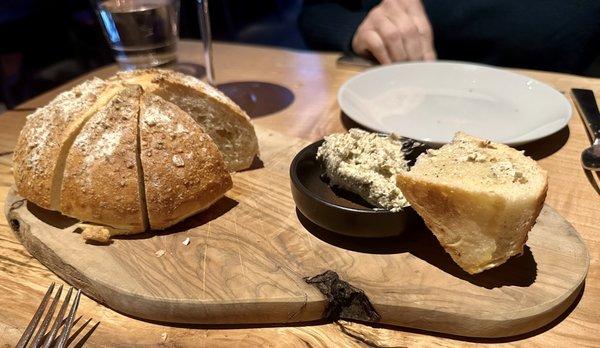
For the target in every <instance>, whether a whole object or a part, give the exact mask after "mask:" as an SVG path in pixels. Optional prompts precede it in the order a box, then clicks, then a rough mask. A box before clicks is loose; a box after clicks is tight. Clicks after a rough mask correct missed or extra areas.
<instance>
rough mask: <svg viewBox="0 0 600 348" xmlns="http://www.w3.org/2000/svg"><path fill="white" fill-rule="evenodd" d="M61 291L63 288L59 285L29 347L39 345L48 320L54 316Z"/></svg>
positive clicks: (48, 322)
mask: <svg viewBox="0 0 600 348" xmlns="http://www.w3.org/2000/svg"><path fill="white" fill-rule="evenodd" d="M62 289H63V286H62V284H61V285H60V287H59V288H58V291H56V294H55V295H54V299H53V300H52V304H50V308H49V309H48V312H46V316H45V317H44V321H42V325H40V327H39V328H38V330H37V333H36V334H35V336H34V338H33V343H31V347H37V346H39V345H40V342H41V340H42V338H43V337H44V334H45V333H46V331H47V329H48V325H49V324H50V320H52V315H53V314H54V310H55V309H56V305H57V304H58V301H60V294H61V293H62Z"/></svg>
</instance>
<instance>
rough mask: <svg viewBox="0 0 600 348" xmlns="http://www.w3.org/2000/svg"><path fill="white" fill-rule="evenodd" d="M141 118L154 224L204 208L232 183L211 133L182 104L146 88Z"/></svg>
mask: <svg viewBox="0 0 600 348" xmlns="http://www.w3.org/2000/svg"><path fill="white" fill-rule="evenodd" d="M141 101H142V102H141V110H140V119H139V132H140V144H141V149H140V150H141V152H140V160H141V163H142V168H143V174H144V185H145V191H146V192H145V193H146V205H147V210H148V218H149V221H150V227H151V228H152V229H164V228H167V227H169V226H172V225H173V224H175V223H177V222H179V221H181V220H183V219H185V218H186V217H188V216H190V215H193V214H196V213H197V212H200V211H202V210H205V209H206V208H208V207H209V206H210V205H212V204H213V203H214V202H215V201H216V200H218V199H220V198H221V197H223V195H224V194H225V192H227V190H229V189H230V188H231V187H232V186H233V183H232V180H231V176H230V175H229V172H228V171H227V169H226V167H225V163H224V162H223V159H222V157H221V154H220V152H219V150H218V149H217V147H216V145H215V144H214V143H213V141H212V140H211V138H210V137H209V136H208V135H207V134H206V133H204V132H203V130H202V128H201V127H200V126H199V125H198V124H197V123H196V122H194V121H193V120H192V119H191V118H190V117H189V116H188V115H187V114H186V113H185V112H184V111H183V110H181V109H179V108H178V107H177V106H175V105H173V104H171V103H169V102H167V101H165V100H164V99H162V98H160V97H158V96H156V95H153V94H150V93H146V94H144V95H143V96H142V99H141Z"/></svg>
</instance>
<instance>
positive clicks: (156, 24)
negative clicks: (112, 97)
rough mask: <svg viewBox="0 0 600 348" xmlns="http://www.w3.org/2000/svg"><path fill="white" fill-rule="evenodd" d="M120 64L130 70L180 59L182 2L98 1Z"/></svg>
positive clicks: (162, 0)
mask: <svg viewBox="0 0 600 348" xmlns="http://www.w3.org/2000/svg"><path fill="white" fill-rule="evenodd" d="M95 2H96V12H97V14H98V17H99V19H100V23H101V24H102V27H103V29H104V34H105V35H106V38H107V40H108V43H109V44H110V47H111V49H112V51H113V54H114V56H115V59H116V61H117V62H118V63H119V65H120V66H121V67H122V68H123V69H126V70H129V69H137V68H150V67H158V66H166V65H170V64H173V63H174V62H175V61H176V60H177V41H178V37H179V35H178V33H179V0H95Z"/></svg>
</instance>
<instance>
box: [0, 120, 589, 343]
mask: <svg viewBox="0 0 600 348" xmlns="http://www.w3.org/2000/svg"><path fill="white" fill-rule="evenodd" d="M257 135H258V137H259V143H260V149H261V155H260V160H257V161H255V163H254V165H253V168H251V169H249V170H246V171H243V172H240V173H236V174H234V175H233V181H234V187H233V189H232V190H231V191H229V192H228V193H227V195H226V197H225V198H223V199H221V200H220V201H218V202H217V203H216V204H215V205H214V206H213V207H211V208H210V209H209V210H207V211H205V212H203V213H201V214H198V215H196V216H193V217H191V218H189V219H187V220H185V221H183V222H182V223H180V224H178V225H176V226H174V227H172V228H170V229H168V230H166V231H158V232H151V233H144V234H140V235H133V236H128V237H122V238H115V239H114V241H113V242H112V243H111V244H108V245H93V244H86V243H84V241H83V239H82V238H81V236H80V235H79V233H78V232H80V231H81V230H80V229H79V228H78V226H77V221H75V220H73V219H70V218H67V217H64V216H62V215H60V214H58V213H56V212H50V211H47V210H44V209H41V208H39V207H37V206H35V205H33V204H31V203H29V202H27V201H26V200H24V199H23V198H21V197H20V196H19V195H18V194H17V193H16V192H15V191H14V188H13V190H12V191H11V192H10V193H9V194H8V196H7V202H6V205H5V207H6V211H5V213H6V215H7V219H8V221H9V222H10V223H11V226H12V227H13V230H14V231H15V233H16V235H17V237H18V238H19V240H20V241H21V242H22V243H23V245H24V246H25V247H26V248H27V250H28V251H29V252H30V253H31V254H32V255H33V256H34V257H36V258H37V259H38V260H40V261H41V262H42V263H43V264H44V265H46V266H47V267H48V268H49V269H50V270H52V271H53V272H54V273H56V274H57V275H59V276H60V277H61V278H63V279H64V280H65V281H67V282H68V283H70V284H72V285H74V286H77V287H79V288H81V289H82V290H83V292H84V293H85V294H86V295H88V296H89V297H91V298H93V299H95V300H97V301H99V302H101V303H103V304H105V305H107V306H108V307H111V308H113V309H114V310H117V311H119V312H122V313H125V314H128V315H131V316H133V317H137V318H141V319H148V320H152V321H160V322H171V323H194V324H210V325H220V324H265V323H276V324H285V323H293V322H306V321H314V320H320V319H322V318H323V317H324V316H326V315H327V314H331V313H333V314H335V313H337V314H339V313H341V317H344V313H346V312H347V311H344V310H343V309H344V308H343V307H344V301H333V302H336V303H340V302H342V305H341V307H342V308H341V309H342V310H340V307H336V308H333V307H331V306H330V305H329V303H330V302H329V301H328V300H327V299H326V297H325V296H324V295H323V294H322V293H321V292H320V291H319V289H317V286H315V285H318V284H308V283H307V281H306V277H314V276H316V275H319V274H322V273H324V272H326V271H329V270H330V271H334V272H336V273H337V274H338V275H339V278H340V279H341V280H343V281H345V282H347V283H348V284H350V287H349V288H351V289H360V290H362V291H363V292H364V294H365V295H366V298H368V300H369V301H370V303H371V304H372V307H369V306H368V305H365V304H364V303H358V308H359V309H361V308H362V309H365V308H366V311H367V312H368V311H369V308H371V309H374V311H375V312H376V313H374V314H373V313H362V314H361V313H354V314H350V316H351V317H352V318H354V319H357V320H363V321H378V322H379V323H385V324H391V325H398V326H404V327H410V328H417V329H423V330H429V331H435V332H440V333H447V334H455V335H461V336H471V337H507V336H513V335H517V334H522V333H526V332H529V331H532V330H534V329H537V328H540V327H542V326H544V325H546V324H548V323H550V322H552V321H553V320H555V319H556V318H557V317H559V316H560V315H561V314H562V313H563V312H564V311H565V310H566V309H567V308H568V307H569V306H570V305H571V304H572V303H573V302H574V301H575V300H576V299H577V297H578V294H579V292H580V291H581V289H582V288H583V284H584V280H585V276H586V273H587V270H588V265H589V256H588V252H587V249H586V246H585V244H584V242H583V241H582V239H581V237H580V236H579V235H578V234H577V232H576V231H575V230H574V229H573V227H572V226H571V225H570V224H569V223H568V222H567V221H565V219H563V218H562V217H561V216H560V215H559V214H558V213H557V212H556V211H555V210H554V209H553V208H551V207H549V206H547V205H546V206H544V208H543V209H542V212H541V214H540V216H539V218H538V221H537V224H536V225H535V226H534V228H533V230H532V231H531V232H530V234H529V240H528V241H527V246H526V247H525V252H524V254H523V255H522V256H520V257H513V258H512V259H510V260H509V261H508V262H507V263H506V264H504V265H502V266H500V267H498V268H496V269H492V270H488V271H485V272H483V273H481V274H479V275H474V276H472V275H469V274H467V273H465V272H464V271H462V270H461V269H460V268H459V267H458V266H457V265H456V264H454V262H453V261H452V260H451V258H450V257H449V256H448V254H446V253H445V251H444V250H443V249H442V248H441V246H440V245H439V243H438V242H437V240H436V239H435V237H434V236H433V235H432V234H431V232H429V231H428V230H427V229H426V228H425V227H424V226H423V225H422V223H416V224H413V225H411V226H408V227H407V230H406V231H405V232H404V234H403V235H401V236H397V237H389V238H383V239H363V238H356V237H345V236H341V235H337V234H333V233H331V232H329V231H326V230H323V229H321V228H319V227H317V226H316V225H314V224H312V223H311V222H310V221H308V220H307V219H306V218H304V217H303V216H302V215H301V214H299V213H298V212H297V210H296V208H295V206H294V202H293V200H292V196H291V193H290V179H289V165H290V162H291V160H292V158H293V157H294V155H295V154H296V153H297V152H298V151H299V150H301V149H302V148H303V147H304V146H306V145H307V144H308V143H309V142H307V141H304V140H301V139H294V138H290V137H286V136H283V135H281V134H278V133H275V132H273V131H268V130H265V129H261V128H257ZM373 228H377V226H373ZM187 238H189V244H188V245H185V244H184V241H185V240H186V239H187ZM161 250H163V251H164V254H163V255H162V256H158V255H160V254H161V253H160V252H159V251H161ZM157 252H159V253H158V254H157ZM324 284H325V283H324ZM340 284H343V283H338V284H335V286H333V287H334V288H337V290H340V286H342V287H343V285H340ZM321 285H322V286H321V290H323V284H321ZM329 285H331V284H329ZM324 286H325V287H327V284H325V285H324ZM326 290H327V289H326ZM329 290H331V287H330V289H329ZM334 290H335V289H334ZM343 292H344V291H341V293H343ZM339 293H340V292H339V291H338V292H337V293H335V294H334V295H333V297H334V300H339V298H337V296H338V295H339ZM363 297H364V296H363ZM354 300H355V301H359V302H360V301H362V300H361V299H360V297H357V298H354ZM354 304H356V303H354ZM332 308H333V309H332ZM346 309H347V308H346ZM346 316H347V315H346Z"/></svg>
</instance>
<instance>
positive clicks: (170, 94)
mask: <svg viewBox="0 0 600 348" xmlns="http://www.w3.org/2000/svg"><path fill="white" fill-rule="evenodd" d="M113 79H116V80H120V81H124V82H127V83H136V84H140V85H141V86H142V87H143V88H144V90H146V91H148V92H151V93H153V94H156V95H158V96H160V97H163V98H164V99H165V100H167V101H170V102H171V103H173V104H175V105H177V106H178V107H179V108H181V109H182V110H183V111H185V112H187V113H188V114H189V115H190V116H192V117H193V118H194V120H196V122H198V124H199V125H200V126H201V127H202V129H203V130H204V131H205V132H206V133H207V134H208V135H210V137H211V138H212V139H213V141H214V142H215V143H216V144H217V146H218V148H219V150H220V151H221V153H222V154H223V159H224V160H225V163H226V164H227V167H228V169H229V170H230V171H239V170H242V169H246V168H248V167H250V165H251V164H252V161H253V160H254V157H255V156H256V155H257V154H258V140H257V138H256V133H255V132H254V127H253V126H252V124H251V123H250V118H249V117H248V115H246V113H245V112H244V111H243V110H242V109H241V108H240V107H239V106H238V105H237V104H235V103H234V102H233V101H231V99H229V98H228V97H227V96H225V95H224V94H223V93H221V92H220V91H218V90H217V89H215V88H213V87H211V86H209V85H207V84H206V83H204V82H202V81H200V80H198V79H196V78H194V77H192V76H188V75H184V74H181V73H178V72H174V71H170V70H157V69H148V70H135V71H130V72H121V73H118V74H117V76H116V77H114V78H113Z"/></svg>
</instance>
